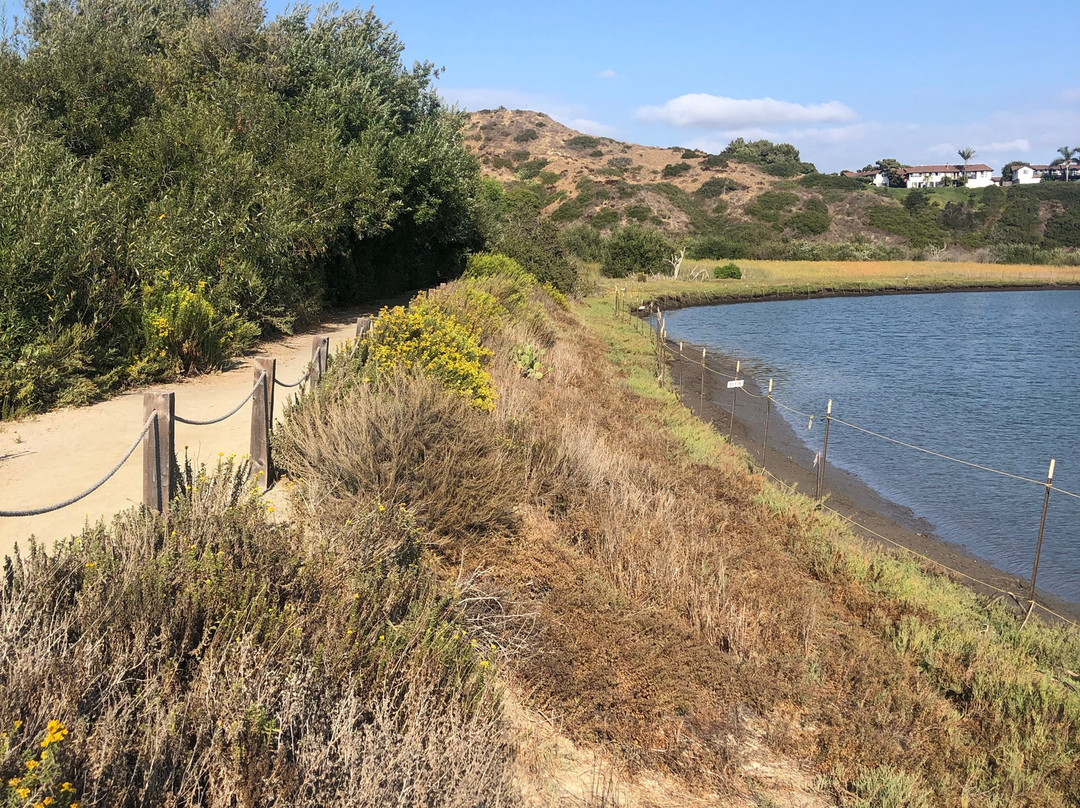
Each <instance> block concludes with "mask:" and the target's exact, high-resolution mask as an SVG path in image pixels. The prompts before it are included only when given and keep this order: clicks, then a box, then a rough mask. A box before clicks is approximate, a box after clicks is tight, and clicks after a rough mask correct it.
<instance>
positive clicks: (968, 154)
mask: <svg viewBox="0 0 1080 808" xmlns="http://www.w3.org/2000/svg"><path fill="white" fill-rule="evenodd" d="M957 154H959V155H960V159H961V160H963V161H964V182H963V184H964V185H967V166H968V160H970V159H971V158H972V157H974V156H975V150H974V149H973V148H971V146H964V148H962V149H960V151H958V152H957Z"/></svg>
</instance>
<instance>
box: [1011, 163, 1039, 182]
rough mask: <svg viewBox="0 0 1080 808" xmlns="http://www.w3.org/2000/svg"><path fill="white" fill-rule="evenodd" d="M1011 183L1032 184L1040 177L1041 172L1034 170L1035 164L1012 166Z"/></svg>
mask: <svg viewBox="0 0 1080 808" xmlns="http://www.w3.org/2000/svg"><path fill="white" fill-rule="evenodd" d="M1012 175H1013V177H1012V181H1013V185H1033V184H1034V183H1036V182H1038V181H1039V180H1041V179H1042V174H1041V173H1036V172H1035V166H1013V171H1012Z"/></svg>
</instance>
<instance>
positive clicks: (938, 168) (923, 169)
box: [904, 163, 994, 174]
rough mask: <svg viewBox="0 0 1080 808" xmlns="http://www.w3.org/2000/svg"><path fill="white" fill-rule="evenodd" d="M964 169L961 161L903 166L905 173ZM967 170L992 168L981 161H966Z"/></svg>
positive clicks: (987, 169) (989, 169)
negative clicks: (956, 163) (951, 163)
mask: <svg viewBox="0 0 1080 808" xmlns="http://www.w3.org/2000/svg"><path fill="white" fill-rule="evenodd" d="M963 170H964V165H963V163H960V164H958V165H944V164H942V165H936V166H904V172H905V173H907V174H953V173H957V174H958V173H960V172H961V171H963ZM967 170H968V172H972V171H993V170H994V169H992V168H990V166H988V165H985V164H983V163H968V167H967Z"/></svg>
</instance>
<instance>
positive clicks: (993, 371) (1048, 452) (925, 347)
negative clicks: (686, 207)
mask: <svg viewBox="0 0 1080 808" xmlns="http://www.w3.org/2000/svg"><path fill="white" fill-rule="evenodd" d="M666 319H667V329H668V337H669V338H670V339H673V340H676V341H678V340H683V341H686V342H691V343H695V344H698V345H705V346H708V347H709V348H710V350H715V351H718V352H721V353H724V354H727V355H729V356H731V357H733V358H737V359H741V360H742V361H743V370H744V375H748V376H750V377H751V378H753V379H754V380H755V381H756V382H757V383H758V384H759V385H761V386H762V387H765V386H766V385H767V384H768V379H769V378H770V377H772V378H773V379H774V380H775V382H774V383H775V392H774V396H775V398H776V399H777V400H779V401H781V402H783V403H785V404H788V405H790V406H792V407H795V408H797V409H799V410H804V411H806V412H813V413H821V415H822V416H823V415H824V411H825V405H826V402H827V400H828V399H830V398H831V399H832V400H833V414H834V416H836V417H837V418H840V419H843V420H844V421H847V422H849V423H852V424H856V425H858V426H861V427H864V428H866V429H869V430H872V431H874V432H878V433H882V434H884V435H887V436H889V437H892V438H895V439H898V440H901V441H904V442H907V443H912V444H917V445H919V446H922V447H925V448H927V449H931V450H933V451H936V452H940V453H943V454H947V455H951V456H953V457H956V458H961V459H964V460H968V461H971V462H973V463H977V464H980V465H985V466H990V467H993V468H995V469H1001V470H1003V471H1006V472H1009V473H1011V474H1015V475H1018V476H1021V477H1026V478H1030V479H1032V480H1038V481H1041V482H1045V480H1046V473H1047V469H1048V466H1049V463H1050V458H1052V457H1053V458H1056V460H1057V468H1056V471H1055V474H1054V484H1055V486H1058V487H1060V488H1062V489H1065V490H1068V491H1072V492H1077V493H1080V291H1040V292H965V293H952V294H929V295H890V296H882V297H848V298H826V299H819V300H795V301H783V302H768V303H745V304H737V305H726V306H703V307H697V308H690V309H683V310H680V311H673V312H670V313H669V314H667V315H666ZM773 412H774V414H777V415H783V416H785V418H786V419H787V420H788V422H789V423H790V424H791V426H792V427H793V428H794V429H795V431H796V434H798V435H799V436H801V437H802V438H803V440H804V441H805V442H806V444H807V445H808V447H809V448H810V449H811V450H812V451H815V452H816V451H818V450H820V448H821V442H822V438H823V432H824V430H823V429H822V426H823V424H822V423H821V421H820V420H819V419H817V418H816V419H815V423H814V426H813V428H812V429H809V430H808V429H807V419H805V418H801V417H796V416H793V415H792V414H790V413H788V412H785V411H784V410H782V409H780V408H774V410H773ZM828 457H829V462H830V463H831V464H835V465H837V466H839V467H841V468H843V469H846V470H848V471H850V472H852V473H854V474H856V475H858V476H859V477H860V478H862V479H863V480H864V481H865V482H866V483H867V484H869V485H870V486H872V487H873V488H875V489H877V490H878V491H879V492H881V493H882V494H884V495H885V496H886V497H888V498H889V499H891V500H892V501H894V502H896V503H898V504H900V505H903V506H906V507H908V508H910V509H911V510H912V511H913V512H914V513H915V514H916V515H918V516H920V517H923V518H925V519H927V520H928V521H929V522H930V523H931V524H932V525H933V527H934V531H935V532H936V533H937V534H938V535H939V536H941V537H943V538H945V539H947V540H949V541H952V542H955V543H957V544H960V545H963V546H964V547H965V548H967V549H968V550H969V551H970V552H972V553H974V554H975V555H977V556H979V557H981V558H984V559H986V560H987V561H990V562H991V563H993V564H994V565H995V566H997V567H999V568H1000V569H1004V570H1006V571H1009V572H1012V573H1015V574H1016V575H1018V576H1020V577H1023V578H1025V579H1027V578H1028V577H1029V576H1030V575H1031V564H1032V560H1033V557H1034V551H1035V542H1036V538H1037V535H1038V529H1039V518H1040V515H1041V511H1042V503H1043V495H1044V492H1045V486H1042V485H1040V484H1035V483H1031V482H1023V481H1020V480H1015V479H1011V478H1008V477H1004V476H1000V475H997V474H992V473H989V472H986V471H981V470H979V469H975V468H971V467H967V466H963V465H959V464H956V463H952V462H948V461H946V460H943V459H940V458H937V457H933V456H930V455H927V454H923V453H920V452H917V451H913V450H911V449H908V448H905V447H902V446H898V445H895V444H892V443H888V442H886V441H883V440H880V439H878V438H875V437H872V436H870V435H866V434H863V433H861V432H857V431H855V430H852V429H849V428H847V427H844V426H841V425H838V424H836V423H835V422H834V424H833V428H832V430H831V432H830V435H829V454H828ZM1039 589H1041V590H1047V591H1051V592H1053V593H1055V594H1057V595H1060V596H1061V597H1065V598H1068V599H1069V600H1073V601H1080V499H1076V498H1072V497H1069V496H1067V495H1065V494H1061V493H1057V492H1054V493H1052V495H1051V498H1050V507H1049V513H1048V516H1047V523H1046V533H1045V538H1044V543H1043V554H1042V560H1041V562H1040V566H1039Z"/></svg>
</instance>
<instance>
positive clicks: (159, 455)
mask: <svg viewBox="0 0 1080 808" xmlns="http://www.w3.org/2000/svg"><path fill="white" fill-rule="evenodd" d="M151 415H154V416H156V417H155V418H154V423H152V424H151V425H150V429H149V430H148V431H147V433H146V438H144V439H143V505H145V506H146V507H147V508H150V509H152V510H155V511H157V512H158V513H168V512H169V500H170V499H172V495H173V444H174V443H175V435H176V427H175V422H174V420H173V417H174V416H175V415H176V394H175V393H143V423H146V420H147V419H148V418H149V417H150V416H151Z"/></svg>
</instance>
